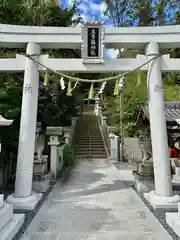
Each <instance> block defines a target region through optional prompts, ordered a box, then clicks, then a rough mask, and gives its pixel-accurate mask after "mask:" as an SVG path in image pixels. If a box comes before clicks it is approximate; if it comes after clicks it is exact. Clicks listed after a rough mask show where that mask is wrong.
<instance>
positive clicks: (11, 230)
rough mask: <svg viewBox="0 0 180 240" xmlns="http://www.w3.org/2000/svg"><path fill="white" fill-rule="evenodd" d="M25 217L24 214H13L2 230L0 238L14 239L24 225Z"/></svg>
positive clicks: (3, 239) (2, 239) (4, 239)
mask: <svg viewBox="0 0 180 240" xmlns="http://www.w3.org/2000/svg"><path fill="white" fill-rule="evenodd" d="M24 219H25V215H24V214H13V216H12V218H11V220H10V221H9V222H8V223H7V225H6V226H5V227H4V228H3V229H2V230H1V231H0V239H1V240H12V239H13V238H14V237H15V235H16V234H17V233H18V232H19V230H20V228H21V227H22V225H23V223H24ZM1 221H2V220H1Z"/></svg>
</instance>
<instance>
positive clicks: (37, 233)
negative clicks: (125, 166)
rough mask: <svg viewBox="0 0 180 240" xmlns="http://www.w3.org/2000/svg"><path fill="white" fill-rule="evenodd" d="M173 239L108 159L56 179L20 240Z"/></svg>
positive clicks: (80, 165) (77, 168)
mask: <svg viewBox="0 0 180 240" xmlns="http://www.w3.org/2000/svg"><path fill="white" fill-rule="evenodd" d="M160 239H163V240H172V238H171V237H170V235H169V234H168V233H167V232H166V230H165V229H164V228H163V227H162V225H161V224H160V223H159V222H158V220H157V219H156V218H155V217H154V215H153V214H152V213H151V212H150V210H149V209H148V208H147V207H146V205H145V204H144V203H143V202H142V200H141V199H140V198H139V197H138V196H137V194H136V193H135V192H134V190H133V189H132V188H131V187H130V182H128V181H127V180H126V179H123V176H121V175H120V173H119V171H118V170H117V169H116V167H115V166H114V165H112V164H111V163H107V162H106V161H102V160H101V161H98V160H97V161H92V162H91V161H89V162H86V161H84V162H81V163H79V164H78V165H77V167H76V168H75V169H74V170H73V171H72V173H71V175H70V178H69V180H68V181H67V182H65V183H61V182H57V184H56V185H55V187H54V188H53V190H52V192H51V193H50V195H49V196H48V197H47V199H46V201H45V202H44V204H43V205H42V207H41V209H40V210H39V212H38V214H37V215H36V217H35V218H34V219H33V221H32V222H31V224H30V225H29V227H28V229H27V231H26V232H25V234H24V236H23V237H22V240H160Z"/></svg>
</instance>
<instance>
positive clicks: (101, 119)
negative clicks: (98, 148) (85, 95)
mask: <svg viewBox="0 0 180 240" xmlns="http://www.w3.org/2000/svg"><path fill="white" fill-rule="evenodd" d="M94 112H95V115H96V116H97V117H98V123H99V128H100V131H101V135H102V137H103V141H104V143H105V148H106V151H107V154H108V155H110V138H109V127H108V125H107V123H106V119H107V118H106V117H105V116H103V114H102V108H101V107H100V106H99V102H98V101H96V104H95V109H94Z"/></svg>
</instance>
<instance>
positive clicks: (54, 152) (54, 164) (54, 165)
mask: <svg viewBox="0 0 180 240" xmlns="http://www.w3.org/2000/svg"><path fill="white" fill-rule="evenodd" d="M49 145H50V147H51V150H50V171H51V174H52V178H53V179H56V177H57V169H58V162H59V155H58V146H59V139H58V136H50V141H49Z"/></svg>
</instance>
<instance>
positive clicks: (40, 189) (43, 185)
mask: <svg viewBox="0 0 180 240" xmlns="http://www.w3.org/2000/svg"><path fill="white" fill-rule="evenodd" d="M51 179H52V176H51V173H47V174H41V175H40V174H36V175H35V174H34V175H33V183H32V190H33V191H35V192H36V193H44V192H46V191H47V190H48V189H49V187H50V183H51Z"/></svg>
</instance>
